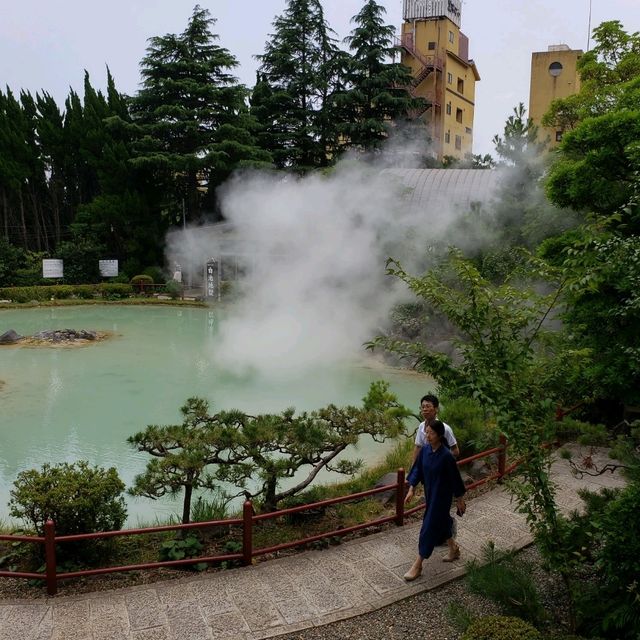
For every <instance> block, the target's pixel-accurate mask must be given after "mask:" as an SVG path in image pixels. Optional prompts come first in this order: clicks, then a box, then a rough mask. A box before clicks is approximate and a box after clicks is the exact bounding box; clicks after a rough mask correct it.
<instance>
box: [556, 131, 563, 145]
mask: <svg viewBox="0 0 640 640" xmlns="http://www.w3.org/2000/svg"><path fill="white" fill-rule="evenodd" d="M556 142H562V131H556Z"/></svg>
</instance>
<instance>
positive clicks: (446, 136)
mask: <svg viewBox="0 0 640 640" xmlns="http://www.w3.org/2000/svg"><path fill="white" fill-rule="evenodd" d="M444 141H445V142H446V143H447V144H451V132H450V131H447V132H446V133H445V134H444Z"/></svg>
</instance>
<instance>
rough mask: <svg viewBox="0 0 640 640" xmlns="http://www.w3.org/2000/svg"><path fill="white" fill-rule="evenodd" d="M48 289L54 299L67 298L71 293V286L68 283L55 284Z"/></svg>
mask: <svg viewBox="0 0 640 640" xmlns="http://www.w3.org/2000/svg"><path fill="white" fill-rule="evenodd" d="M48 289H49V292H50V293H51V297H52V298H55V299H56V300H68V299H69V298H70V297H71V296H72V295H73V287H72V286H71V285H69V284H56V285H53V286H52V287H48Z"/></svg>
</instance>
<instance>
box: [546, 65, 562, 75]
mask: <svg viewBox="0 0 640 640" xmlns="http://www.w3.org/2000/svg"><path fill="white" fill-rule="evenodd" d="M561 73H562V65H561V64H560V63H559V62H552V63H551V64H550V65H549V74H550V75H552V76H553V77H554V78H557V77H558V76H559V75H560V74H561Z"/></svg>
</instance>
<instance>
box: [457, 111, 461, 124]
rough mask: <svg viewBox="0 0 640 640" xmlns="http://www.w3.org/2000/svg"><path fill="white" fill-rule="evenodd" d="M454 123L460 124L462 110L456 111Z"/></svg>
mask: <svg viewBox="0 0 640 640" xmlns="http://www.w3.org/2000/svg"><path fill="white" fill-rule="evenodd" d="M456 122H462V109H456Z"/></svg>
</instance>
